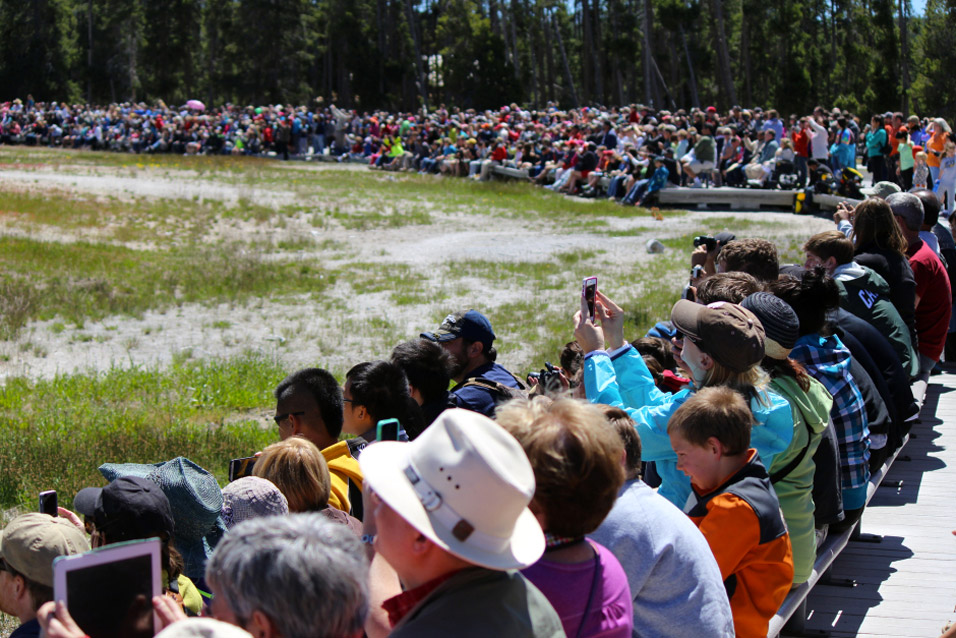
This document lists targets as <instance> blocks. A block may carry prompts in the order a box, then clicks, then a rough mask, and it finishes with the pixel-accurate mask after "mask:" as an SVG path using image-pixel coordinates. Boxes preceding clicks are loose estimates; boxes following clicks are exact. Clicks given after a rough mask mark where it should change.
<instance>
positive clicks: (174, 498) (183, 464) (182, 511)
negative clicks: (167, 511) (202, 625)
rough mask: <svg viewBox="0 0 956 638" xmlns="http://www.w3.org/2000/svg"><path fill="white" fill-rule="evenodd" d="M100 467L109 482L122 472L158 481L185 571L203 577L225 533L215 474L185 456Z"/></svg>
mask: <svg viewBox="0 0 956 638" xmlns="http://www.w3.org/2000/svg"><path fill="white" fill-rule="evenodd" d="M99 470H100V474H102V475H103V476H104V477H105V478H106V480H108V481H110V482H112V481H114V480H116V479H117V478H119V477H120V476H139V477H141V478H146V479H149V480H150V481H153V482H154V483H156V484H157V485H159V487H160V488H161V489H162V490H163V493H164V494H165V495H166V498H168V499H169V505H170V508H171V509H172V512H173V520H174V521H175V523H176V549H178V550H179V553H180V554H182V555H183V561H184V562H185V564H186V575H187V576H189V577H190V578H191V579H193V580H196V579H199V578H202V576H203V571H204V570H205V566H206V560H207V559H208V558H209V556H210V555H212V550H213V549H215V547H216V544H217V543H218V542H219V539H220V538H222V535H223V534H225V533H226V525H225V522H224V521H223V519H222V516H221V513H222V505H223V499H222V490H221V489H219V483H217V482H216V477H214V476H213V475H212V474H210V473H209V472H208V471H206V470H205V469H203V468H201V467H199V466H198V465H196V464H195V463H193V462H192V461H190V460H189V459H187V458H185V457H182V456H179V457H176V458H175V459H172V460H170V461H164V462H161V463H154V464H149V463H104V464H103V465H101V466H100V467H99Z"/></svg>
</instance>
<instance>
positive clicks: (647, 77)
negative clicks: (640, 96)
mask: <svg viewBox="0 0 956 638" xmlns="http://www.w3.org/2000/svg"><path fill="white" fill-rule="evenodd" d="M643 24H644V101H645V102H647V103H648V105H650V106H653V107H655V108H657V107H659V106H660V100H659V99H658V94H657V86H656V85H655V83H654V66H653V65H654V34H653V31H654V7H653V6H652V5H651V0H644V15H643Z"/></svg>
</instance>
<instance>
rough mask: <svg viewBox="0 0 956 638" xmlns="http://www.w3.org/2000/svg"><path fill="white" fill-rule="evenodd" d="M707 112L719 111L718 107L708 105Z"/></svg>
mask: <svg viewBox="0 0 956 638" xmlns="http://www.w3.org/2000/svg"><path fill="white" fill-rule="evenodd" d="M707 112H708V113H716V112H717V107H716V106H708V107H707Z"/></svg>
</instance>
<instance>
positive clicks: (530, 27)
mask: <svg viewBox="0 0 956 638" xmlns="http://www.w3.org/2000/svg"><path fill="white" fill-rule="evenodd" d="M524 15H525V24H524V36H525V40H527V42H528V55H529V57H530V60H529V61H530V63H531V103H532V104H533V105H534V107H535V108H539V107H540V106H541V100H540V98H541V95H542V91H541V84H540V82H541V75H542V74H541V73H540V71H539V70H538V64H539V58H538V55H537V51H538V34H537V30H536V29H535V28H534V26H535V20H534V7H533V6H531V4H530V2H528V3H526V4H525V6H524Z"/></svg>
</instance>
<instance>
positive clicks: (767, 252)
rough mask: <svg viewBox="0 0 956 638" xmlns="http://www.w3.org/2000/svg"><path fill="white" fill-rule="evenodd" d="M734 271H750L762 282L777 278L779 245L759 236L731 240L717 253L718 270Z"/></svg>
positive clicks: (749, 272)
mask: <svg viewBox="0 0 956 638" xmlns="http://www.w3.org/2000/svg"><path fill="white" fill-rule="evenodd" d="M733 271H742V272H745V273H748V274H750V275H753V276H754V277H756V278H757V281H761V282H768V281H773V280H775V279H776V278H777V275H778V273H779V272H780V262H779V260H778V258H777V247H776V246H775V245H774V243H773V242H772V241H768V240H766V239H760V238H757V237H749V238H746V239H735V240H733V241H731V242H729V243H728V244H727V245H725V246H724V247H723V248H721V249H720V252H719V253H718V254H717V272H733Z"/></svg>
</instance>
